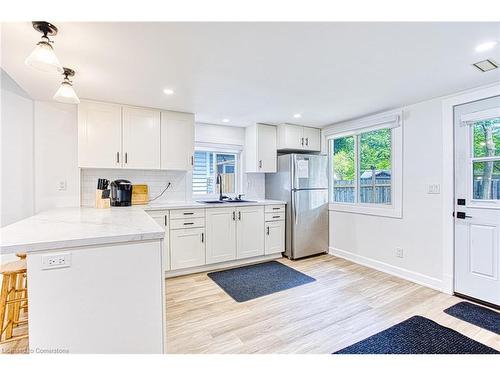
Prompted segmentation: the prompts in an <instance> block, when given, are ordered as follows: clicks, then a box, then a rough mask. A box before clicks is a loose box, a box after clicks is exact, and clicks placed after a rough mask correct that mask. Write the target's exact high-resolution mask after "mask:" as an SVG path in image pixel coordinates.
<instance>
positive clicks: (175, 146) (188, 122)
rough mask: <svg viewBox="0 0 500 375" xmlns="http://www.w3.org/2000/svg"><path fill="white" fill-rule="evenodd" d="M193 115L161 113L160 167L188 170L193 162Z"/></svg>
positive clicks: (191, 167)
mask: <svg viewBox="0 0 500 375" xmlns="http://www.w3.org/2000/svg"><path fill="white" fill-rule="evenodd" d="M193 158H194V115H192V114H189V113H179V112H162V113H161V169H170V170H183V171H189V170H191V169H193V163H194V159H193Z"/></svg>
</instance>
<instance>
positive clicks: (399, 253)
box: [395, 247, 404, 258]
mask: <svg viewBox="0 0 500 375" xmlns="http://www.w3.org/2000/svg"><path fill="white" fill-rule="evenodd" d="M395 255H396V257H397V258H403V257H404V252H403V248H401V247H396V251H395Z"/></svg>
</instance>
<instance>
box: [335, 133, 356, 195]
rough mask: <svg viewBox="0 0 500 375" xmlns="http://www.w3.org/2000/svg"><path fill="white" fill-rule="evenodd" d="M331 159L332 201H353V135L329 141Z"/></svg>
mask: <svg viewBox="0 0 500 375" xmlns="http://www.w3.org/2000/svg"><path fill="white" fill-rule="evenodd" d="M330 147H332V153H331V155H333V160H332V165H333V201H334V202H346V203H354V198H355V196H356V194H355V191H354V180H355V177H354V170H355V168H354V166H355V154H354V136H350V137H342V138H337V139H333V140H332V141H330Z"/></svg>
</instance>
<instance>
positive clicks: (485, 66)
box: [472, 59, 498, 73]
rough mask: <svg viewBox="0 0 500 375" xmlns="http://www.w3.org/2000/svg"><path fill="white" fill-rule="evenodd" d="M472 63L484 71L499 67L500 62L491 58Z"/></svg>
mask: <svg viewBox="0 0 500 375" xmlns="http://www.w3.org/2000/svg"><path fill="white" fill-rule="evenodd" d="M472 65H473V66H475V67H476V68H478V69H479V70H480V71H481V72H483V73H484V72H488V71H490V70H493V69H497V68H498V64H497V63H496V62H495V61H493V60H490V59H487V60H483V61H479V62H477V63H474V64H472Z"/></svg>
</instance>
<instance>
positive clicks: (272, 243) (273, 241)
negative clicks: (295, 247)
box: [265, 220, 285, 255]
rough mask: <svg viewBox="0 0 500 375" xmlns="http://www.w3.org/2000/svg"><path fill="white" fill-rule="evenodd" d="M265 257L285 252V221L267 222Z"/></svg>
mask: <svg viewBox="0 0 500 375" xmlns="http://www.w3.org/2000/svg"><path fill="white" fill-rule="evenodd" d="M265 238H266V239H265V255H270V254H276V253H282V252H283V251H285V221H284V220H280V221H268V222H266V234H265Z"/></svg>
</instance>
